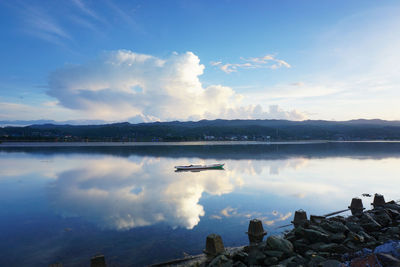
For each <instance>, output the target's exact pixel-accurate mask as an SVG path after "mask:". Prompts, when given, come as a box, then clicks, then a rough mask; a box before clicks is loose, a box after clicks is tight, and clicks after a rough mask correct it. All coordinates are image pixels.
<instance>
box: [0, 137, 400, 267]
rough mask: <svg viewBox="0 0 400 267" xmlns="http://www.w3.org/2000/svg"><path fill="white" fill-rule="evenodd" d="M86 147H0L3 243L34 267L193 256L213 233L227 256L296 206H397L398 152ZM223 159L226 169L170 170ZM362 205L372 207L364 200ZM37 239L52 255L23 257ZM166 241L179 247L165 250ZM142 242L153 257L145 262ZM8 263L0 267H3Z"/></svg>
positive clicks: (312, 209) (318, 209)
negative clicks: (96, 258) (104, 258)
mask: <svg viewBox="0 0 400 267" xmlns="http://www.w3.org/2000/svg"><path fill="white" fill-rule="evenodd" d="M88 149H89V150H82V148H80V149H79V150H76V149H71V150H68V149H66V148H64V150H57V149H56V150H54V151H52V150H49V149H45V150H42V149H39V148H38V149H37V150H25V149H22V148H21V149H12V150H10V151H7V150H6V149H0V201H1V203H3V205H1V206H0V218H1V220H0V226H1V228H0V240H13V243H12V244H11V243H9V242H8V241H7V242H4V241H0V249H2V250H4V251H6V250H7V249H8V250H10V251H25V252H26V255H27V259H33V258H31V257H36V256H35V255H46V257H48V258H46V261H45V260H43V262H41V263H43V264H41V265H47V264H49V263H50V262H48V261H50V260H51V259H58V258H57V257H61V256H63V255H67V254H68V252H69V251H71V249H72V248H76V251H75V252H74V253H75V254H76V255H77V256H76V257H75V258H78V256H79V255H78V254H79V253H81V252H80V251H81V250H82V251H85V253H87V254H84V255H83V256H82V257H83V258H85V259H87V258H88V257H89V256H90V253H95V252H97V251H102V252H104V253H108V254H107V255H110V257H111V256H113V255H122V256H123V255H125V254H124V253H127V252H126V251H128V250H129V251H132V250H133V249H135V250H136V251H138V252H137V254H135V255H133V254H129V255H131V257H130V258H129V260H130V261H131V262H132V261H134V262H135V263H137V264H138V265H144V264H147V263H150V262H154V261H158V260H161V259H166V258H168V257H172V256H171V255H172V254H173V253H175V254H174V255H175V256H174V257H177V256H181V255H182V254H181V253H182V251H186V252H190V251H191V253H200V252H201V249H202V248H203V242H204V236H205V235H207V234H208V233H210V232H218V233H220V234H221V235H222V236H223V238H224V242H226V245H227V246H230V245H242V244H243V242H247V237H246V236H245V235H244V234H243V233H244V232H245V230H246V229H247V224H248V221H249V220H250V219H252V218H258V219H261V220H262V221H263V222H264V226H265V228H266V229H267V231H268V232H269V233H273V232H274V231H276V230H274V229H276V227H277V226H280V225H284V224H287V223H289V222H290V221H291V219H292V217H293V213H294V211H295V210H297V209H300V208H302V209H305V210H306V211H307V212H308V214H315V215H321V214H326V213H329V212H332V211H336V210H340V209H342V208H345V207H347V206H348V205H349V204H350V200H351V198H352V197H355V196H361V194H365V193H369V194H373V193H375V192H378V193H382V194H384V195H385V198H386V199H387V200H390V199H398V198H399V197H400V196H399V195H398V192H397V191H398V190H397V188H399V186H400V180H399V179H398V173H399V167H398V166H400V165H399V164H400V146H399V145H390V146H388V147H387V150H385V146H383V145H382V144H378V145H377V146H376V147H375V149H374V148H373V147H372V146H371V144H367V145H366V147H363V146H362V145H358V146H356V147H354V146H353V145H350V146H348V147H345V146H339V147H332V146H317V147H315V146H311V147H309V146H298V147H296V148H294V147H285V146H284V147H278V148H276V147H275V148H274V147H272V146H268V147H264V148H262V147H257V146H254V147H247V146H239V147H236V148H234V147H224V148H221V147H218V148H214V147H192V148H191V147H185V148H181V147H176V148H171V147H167V148H157V149H160V150H159V151H157V150H156V149H155V148H141V149H142V150H138V149H136V148H135V149H133V150H132V149H130V148H114V152H113V150H110V148H107V149H106V150H104V149H102V148H88ZM221 159H223V162H225V163H226V165H225V170H207V171H201V172H175V169H174V166H176V165H185V164H190V163H193V162H195V163H198V164H208V163H214V162H218V161H221ZM364 200H367V201H364V206H366V207H368V205H369V202H370V201H371V199H369V198H364ZM60 215H61V216H60ZM55 217H57V218H55ZM58 218H59V219H58ZM38 225H39V226H38ZM88 225H90V226H88ZM161 226H162V227H161ZM85 227H86V228H85ZM160 227H161V228H160ZM44 229H45V230H44ZM65 229H72V230H69V231H65ZM79 229H80V230H79ZM88 229H90V230H88ZM160 229H161V230H160ZM153 232H157V234H153ZM89 233H91V235H89ZM103 235H107V238H102V236H103ZM72 236H73V237H74V239H73V240H74V242H72V241H71V242H69V241H70V239H68V238H71V239H72ZM88 236H91V237H90V238H88ZM171 236H173V238H172V237H171ZM188 236H190V238H188ZM15 237H19V239H18V238H15ZM128 237H129V238H128ZM144 237H146V238H144ZM7 238H8V239H7ZM123 238H126V242H125V243H124V242H121V241H120V240H121V239H123ZM18 240H20V241H18ZM27 240H36V241H32V242H30V241H27ZM37 240H41V245H40V250H41V252H42V251H45V252H46V253H47V254H46V253H38V251H35V250H34V249H33V248H32V250H27V247H29V246H32V247H39V246H38V245H37V244H38V241H37ZM68 240H69V241H68ZM86 240H90V242H89V241H86ZM124 240H125V239H124ZM160 240H164V241H160ZM173 240H179V242H180V243H179V244H177V243H175V244H174V246H171V245H170V242H174V241H173ZM67 241H68V242H67ZM144 242H147V243H146V245H147V246H149V247H152V248H153V250H152V253H153V252H154V251H157V252H159V253H160V255H158V256H154V255H153V254H152V253H150V254H149V247H146V246H144V245H143V244H144ZM163 242H164V243H163ZM10 244H11V245H10ZM65 244H68V246H67V245H65ZM126 244H129V245H126ZM133 244H134V245H133ZM64 246H65V247H64ZM131 246H132V247H131ZM54 247H56V248H57V249H56V250H55V249H54V250H52V248H54ZM111 247H112V249H111ZM139 247H141V248H142V250H140V251H139V249H138V248H139ZM22 248H24V249H25V250H23V249H22ZM89 248H90V249H89ZM105 248H108V250H107V251H105V250H106V249H105ZM123 249H125V250H123ZM146 249H147V250H146ZM10 251H9V252H10ZM124 251H125V252H124ZM52 253H53V254H52ZM82 253H83V252H82ZM129 253H131V252H129ZM5 254H6V253H5ZM7 254H9V255H11V254H10V253H7ZM60 255H61V256H60ZM88 255H89V256H88ZM140 255H142V256H140ZM145 255H149V256H147V257H148V258H145ZM42 257H44V256H42ZM35 259H37V258H35ZM47 259H48V260H47ZM4 260H5V259H0V265H2V266H3V265H4V266H8V265H7V264H5V261H4ZM8 260H9V261H8V262H17V259H16V258H12V256H10V257H9V258H8ZM63 261H64V262H67V259H65V258H63ZM139 262H140V264H139ZM19 265H20V266H23V265H24V264H23V263H21V264H19ZM37 265H40V264H37ZM72 265H73V264H72ZM122 265H123V264H122Z"/></svg>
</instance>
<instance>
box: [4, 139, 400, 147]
mask: <svg viewBox="0 0 400 267" xmlns="http://www.w3.org/2000/svg"><path fill="white" fill-rule="evenodd" d="M329 143H335V144H340V143H343V144H346V143H400V141H394V140H393V141H390V140H388V141H386V140H365V141H331V140H310V141H308V140H307V141H305V140H304V141H276V142H265V141H183V142H48V141H43V142H41V141H35V142H33V141H27V142H24V141H11V142H10V141H6V142H4V141H3V142H1V143H0V148H2V147H140V146H235V145H238V146H241V145H242V146H243V145H267V146H268V145H308V144H329Z"/></svg>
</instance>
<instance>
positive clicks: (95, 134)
mask: <svg viewBox="0 0 400 267" xmlns="http://www.w3.org/2000/svg"><path fill="white" fill-rule="evenodd" d="M27 122H28V121H14V122H13V123H11V122H9V123H8V125H14V126H7V127H0V139H1V140H49V141H87V140H89V141H199V140H258V141H266V140H271V141H273V140H316V139H323V140H400V121H385V120H378V119H375V120H364V119H359V120H350V121H323V120H306V121H288V120H201V121H196V122H194V121H187V122H180V121H171V122H152V123H138V124H131V123H128V122H123V123H111V124H103V123H102V121H69V122H63V123H57V124H56V123H55V122H53V121H44V120H39V121H30V122H32V123H33V124H32V125H29V126H23V127H21V126H19V127H17V126H15V125H18V123H19V124H20V125H26V123H27ZM72 122H73V123H72ZM0 123H3V125H4V124H5V123H4V122H0ZM74 124H81V125H74Z"/></svg>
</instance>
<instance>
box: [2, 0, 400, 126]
mask: <svg viewBox="0 0 400 267" xmlns="http://www.w3.org/2000/svg"><path fill="white" fill-rule="evenodd" d="M0 7H1V8H0V30H1V35H2V37H1V42H0V58H1V61H0V120H18V119H20V120H25V119H27V120H32V119H54V120H58V121H63V120H77V119H99V120H106V121H131V122H138V121H155V120H161V121H165V120H175V119H179V120H198V119H204V118H206V119H215V118H227V119H234V118H241V119H246V118H249V119H250V118H255V119H270V118H277V119H293V120H302V119H327V120H348V119H356V118H367V119H371V118H381V119H388V120H399V119H400V109H399V108H398V104H399V97H400V90H399V89H400V88H399V86H400V75H398V74H399V73H400V67H399V64H398V62H399V61H400V52H399V49H398V48H399V47H400V16H398V14H400V2H398V1H364V0H363V1H183V0H182V1H111V0H99V1H90V0H71V1H0Z"/></svg>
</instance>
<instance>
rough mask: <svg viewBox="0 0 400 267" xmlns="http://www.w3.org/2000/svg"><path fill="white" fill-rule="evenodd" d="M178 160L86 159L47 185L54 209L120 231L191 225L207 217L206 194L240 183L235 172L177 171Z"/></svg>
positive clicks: (224, 189) (188, 226)
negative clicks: (204, 198) (147, 227)
mask: <svg viewBox="0 0 400 267" xmlns="http://www.w3.org/2000/svg"><path fill="white" fill-rule="evenodd" d="M173 164H174V162H173V161H172V160H168V159H163V160H160V159H155V158H138V157H134V158H130V159H124V158H116V157H105V158H102V159H95V160H93V159H92V160H87V161H86V162H84V163H82V165H80V166H74V167H73V168H71V169H70V170H68V171H64V172H61V173H60V174H58V176H57V179H56V180H54V181H53V182H52V183H51V184H50V187H49V195H50V199H51V201H52V203H53V204H54V207H56V208H57V210H58V211H59V212H60V213H62V214H63V215H64V216H74V215H75V216H80V217H83V218H86V219H88V220H92V221H95V222H97V223H98V224H99V225H100V226H102V227H107V228H115V229H118V230H123V229H125V230H126V229H130V228H133V227H137V226H147V225H152V224H155V223H159V222H166V223H168V224H169V225H170V226H172V227H178V226H180V227H185V228H187V229H192V228H193V227H194V226H196V225H197V224H198V222H199V221H200V217H201V216H204V214H205V213H204V208H203V206H202V205H200V204H199V200H200V198H201V196H202V194H203V193H207V194H210V195H222V194H227V193H230V192H232V190H233V189H234V187H235V186H237V185H239V184H240V178H239V177H238V176H237V174H235V173H234V172H233V171H229V170H228V171H222V172H218V174H217V175H218V179H216V177H215V175H216V172H212V171H211V172H200V173H196V175H195V176H194V175H187V173H174V171H173V169H172V168H173V167H172V166H174V165H173Z"/></svg>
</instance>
